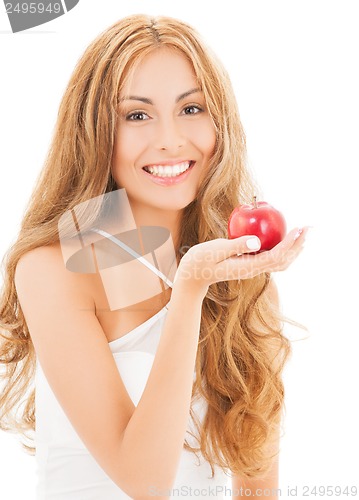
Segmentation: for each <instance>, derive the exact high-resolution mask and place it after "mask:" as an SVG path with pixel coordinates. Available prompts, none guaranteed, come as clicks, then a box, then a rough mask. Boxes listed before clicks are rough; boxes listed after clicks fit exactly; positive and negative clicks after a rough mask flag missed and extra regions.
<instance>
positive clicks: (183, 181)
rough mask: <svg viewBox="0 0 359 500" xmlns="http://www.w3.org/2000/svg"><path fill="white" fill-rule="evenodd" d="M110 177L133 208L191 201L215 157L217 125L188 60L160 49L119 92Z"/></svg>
mask: <svg viewBox="0 0 359 500" xmlns="http://www.w3.org/2000/svg"><path fill="white" fill-rule="evenodd" d="M118 113H119V114H118V121H117V128H116V138H115V145H114V151H113V162H112V175H113V177H114V179H115V181H116V184H117V186H118V187H119V188H125V189H126V193H127V196H128V198H129V200H130V202H131V207H132V208H135V209H137V211H138V210H147V211H151V210H152V211H154V210H162V211H164V210H166V211H178V210H181V209H183V208H184V207H186V206H187V205H188V204H190V203H191V202H192V201H193V200H194V199H195V198H196V194H197V192H198V188H199V185H200V178H201V174H202V175H203V171H204V170H205V169H206V167H207V165H208V162H209V160H210V158H211V156H212V155H213V152H214V147H215V142H216V136H215V129H214V126H213V123H212V120H211V118H210V115H209V113H208V110H207V108H206V104H205V99H204V95H203V93H202V92H201V91H200V89H199V88H198V83H197V82H196V78H195V74H194V72H193V69H192V66H191V64H190V63H189V62H188V61H187V59H186V58H185V56H184V55H182V54H181V53H179V52H177V51H174V50H170V49H168V48H161V49H159V50H156V51H154V52H153V53H151V54H149V55H148V56H146V57H145V58H144V60H143V61H142V62H141V63H140V64H139V65H138V67H137V68H136V70H135V71H134V74H133V78H132V79H131V82H130V84H129V85H128V86H127V87H125V88H123V89H122V91H121V94H120V104H119V108H118Z"/></svg>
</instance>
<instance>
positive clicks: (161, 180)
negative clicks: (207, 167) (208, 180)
mask: <svg viewBox="0 0 359 500" xmlns="http://www.w3.org/2000/svg"><path fill="white" fill-rule="evenodd" d="M183 161H188V160H183ZM177 163H182V162H181V161H176V162H173V165H176V164H177ZM195 164H196V162H195V161H193V160H191V165H190V167H189V168H188V169H187V170H186V171H185V172H183V174H181V175H178V176H177V177H156V176H155V175H152V174H150V173H148V172H146V170H144V169H143V168H141V170H142V172H143V173H144V174H145V175H146V176H147V178H149V180H151V181H152V182H154V183H155V184H159V185H160V186H173V185H174V184H179V183H181V182H184V181H185V180H186V179H187V177H188V176H189V175H190V174H191V172H192V170H193V168H194V166H195ZM153 165H170V163H153ZM147 166H149V167H150V166H151V165H146V167H147Z"/></svg>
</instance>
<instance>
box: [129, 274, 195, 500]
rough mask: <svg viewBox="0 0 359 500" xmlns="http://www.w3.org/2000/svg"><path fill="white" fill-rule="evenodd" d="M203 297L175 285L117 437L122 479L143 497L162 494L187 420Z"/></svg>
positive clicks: (169, 484) (181, 283)
mask: <svg viewBox="0 0 359 500" xmlns="http://www.w3.org/2000/svg"><path fill="white" fill-rule="evenodd" d="M204 296H205V292H204V293H202V292H199V291H195V290H193V289H191V288H190V287H189V285H188V284H187V283H186V282H185V280H184V281H181V280H177V281H176V285H175V286H174V288H173V290H172V296H171V302H170V306H169V311H168V313H167V318H166V320H165V323H164V328H163V332H162V335H161V339H160V342H159V345H158V349H157V353H156V356H155V359H154V362H153V366H152V370H151V373H150V375H149V378H148V381H147V384H146V387H145V390H144V392H143V395H142V397H141V399H140V401H139V403H138V406H137V408H136V409H135V411H134V413H133V415H132V417H131V419H130V421H129V423H128V425H127V427H126V430H125V433H124V436H123V441H122V444H121V456H122V457H125V458H124V461H125V464H126V465H125V468H126V473H127V480H128V482H129V484H133V483H134V482H135V483H136V485H138V489H139V491H141V492H142V494H144V495H146V494H147V492H150V487H151V486H152V487H154V488H156V489H158V490H168V489H170V488H171V487H172V484H173V482H174V480H175V476H176V471H177V467H178V463H179V460H180V455H181V451H182V448H183V442H184V437H185V433H186V429H187V424H188V419H189V410H190V404H191V395H192V386H193V372H194V367H195V360H196V353H197V348H198V338H199V331H200V322H201V311H202V303H203V298H204ZM132 475H133V477H129V476H132ZM143 498H144V497H143Z"/></svg>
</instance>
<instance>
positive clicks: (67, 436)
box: [35, 307, 231, 500]
mask: <svg viewBox="0 0 359 500" xmlns="http://www.w3.org/2000/svg"><path fill="white" fill-rule="evenodd" d="M166 313H167V308H166V307H164V308H163V309H161V310H160V311H159V312H158V313H157V314H155V315H154V316H152V317H151V318H149V319H148V320H147V321H145V322H144V323H143V324H142V325H139V326H138V327H136V328H135V329H134V330H132V331H130V332H129V333H127V334H125V335H124V336H122V337H120V338H119V339H117V340H113V341H112V342H109V343H108V344H109V347H110V349H111V352H112V354H113V357H114V359H115V362H116V365H117V368H118V371H119V373H120V375H121V378H122V380H123V382H124V384H125V386H126V389H127V391H128V394H129V396H130V397H131V399H132V401H133V403H134V405H136V406H137V404H138V402H139V400H140V398H141V395H142V392H143V390H144V388H145V385H146V382H147V378H148V376H149V373H150V370H151V367H152V363H153V360H154V357H155V353H156V350H157V346H158V343H159V339H160V336H161V332H162V327H163V324H164V320H165V317H166ZM194 379H195V373H194ZM35 384H36V399H35V408H36V432H35V444H36V462H37V479H38V481H37V487H36V493H37V496H36V498H37V500H122V499H128V498H130V497H129V496H128V495H127V494H126V493H124V492H123V490H121V489H120V488H119V487H118V486H117V485H116V484H115V483H114V482H113V481H112V479H110V477H109V476H108V475H107V474H106V473H105V472H104V470H103V469H102V468H101V467H100V466H99V465H98V463H97V462H96V461H95V459H94V458H93V457H92V455H91V454H90V453H89V452H88V450H87V448H86V447H85V445H84V444H83V442H82V441H81V439H80V438H79V436H78V435H77V433H76V431H75V429H74V428H73V426H72V425H71V423H70V421H69V419H68V418H67V416H66V414H65V413H64V411H63V409H62V408H61V406H60V404H59V403H58V402H57V399H56V397H55V395H54V393H53V392H52V390H51V388H50V386H49V384H48V383H47V380H46V378H45V375H44V373H43V371H42V368H41V365H40V363H39V361H38V360H37V364H36V376H35ZM94 404H95V402H94ZM206 404H207V403H206V402H205V400H204V399H203V398H201V399H197V400H196V401H194V402H193V403H192V408H193V410H194V412H195V413H196V415H198V417H199V418H200V420H202V419H203V416H204V414H205V410H206ZM188 431H191V432H193V433H194V434H195V435H197V433H196V429H195V426H194V423H193V422H192V419H191V417H189V420H188V427H187V432H186V436H185V438H186V439H187V441H188V443H189V444H190V445H192V446H193V445H194V446H197V445H198V442H197V441H196V440H195V439H194V438H193V437H192V436H191V435H190V434H189V432H188ZM199 459H200V460H199ZM199 459H198V458H197V457H196V455H195V454H194V453H191V452H189V451H187V450H185V449H183V450H182V454H181V458H180V463H179V467H178V470H177V476H176V480H175V483H174V485H173V487H172V489H171V490H170V491H169V492H168V493H167V492H166V493H165V494H167V495H168V496H169V497H170V498H182V497H183V498H187V499H189V498H196V499H197V500H198V498H203V497H208V498H210V499H214V498H215V499H224V498H227V497H228V495H230V492H229V489H230V487H231V485H230V479H229V477H230V476H229V472H227V474H228V475H226V474H225V473H224V472H223V471H222V469H220V468H219V467H215V476H214V478H213V479H211V468H210V465H209V463H208V462H207V461H205V460H204V458H203V456H202V454H200V455H199ZM150 494H151V495H152V494H153V497H154V498H156V496H157V497H158V496H159V495H161V494H162V495H163V494H164V492H160V491H156V490H155V488H154V489H153V491H152V492H150Z"/></svg>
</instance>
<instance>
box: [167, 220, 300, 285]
mask: <svg viewBox="0 0 359 500" xmlns="http://www.w3.org/2000/svg"><path fill="white" fill-rule="evenodd" d="M308 229H309V226H305V227H304V228H302V229H301V230H299V228H295V229H293V230H292V231H290V232H289V233H288V234H287V235H286V236H285V238H284V239H283V240H282V241H281V242H280V243H278V245H276V246H275V247H273V248H272V249H271V250H268V251H266V252H261V253H258V254H256V255H248V254H250V253H251V252H254V251H257V250H259V248H260V240H259V238H257V237H256V236H254V235H248V236H241V237H239V238H234V239H232V240H229V239H228V240H227V239H225V238H217V239H215V240H211V241H206V242H204V243H199V244H197V245H194V246H193V247H191V248H190V249H189V250H188V252H187V253H186V254H185V255H184V256H183V257H182V259H181V261H180V263H179V267H178V270H177V278H176V281H177V279H179V280H181V281H183V280H188V284H190V285H191V286H194V285H196V286H197V285H198V286H199V287H200V288H203V289H204V290H206V289H208V287H209V286H210V285H211V284H213V283H217V282H219V281H227V280H240V279H248V278H253V277H254V276H257V275H258V274H261V273H264V272H269V273H271V272H274V271H283V270H285V269H287V267H288V266H289V265H290V264H291V263H292V262H293V261H294V260H295V259H296V258H297V257H298V255H299V254H300V252H301V251H302V249H303V244H304V241H305V236H306V234H307V232H308ZM299 231H301V233H300V234H299V235H298V232H299ZM253 239H254V242H257V244H258V246H257V247H255V248H253V247H252V248H248V246H247V242H248V241H249V240H252V243H253Z"/></svg>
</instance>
